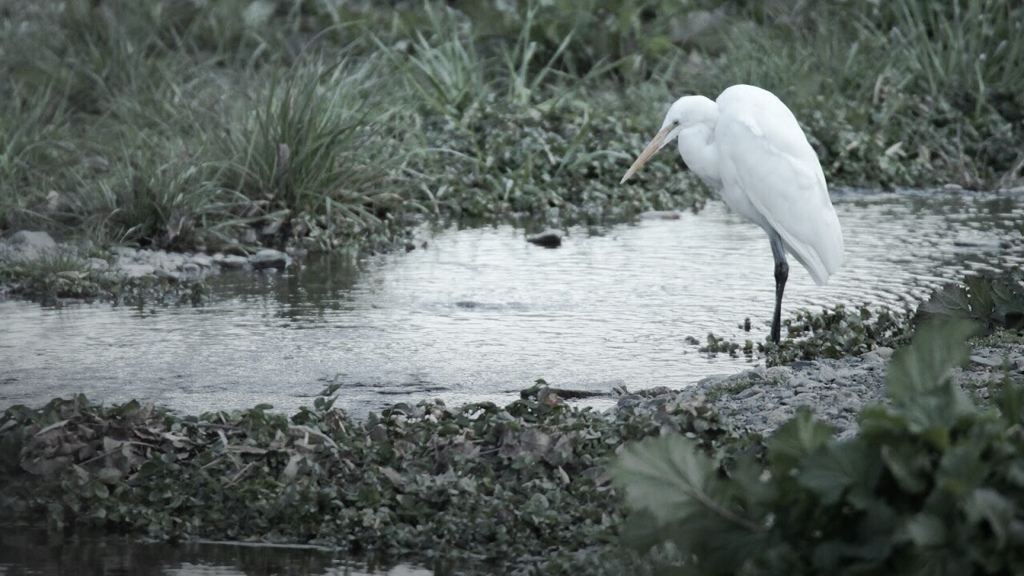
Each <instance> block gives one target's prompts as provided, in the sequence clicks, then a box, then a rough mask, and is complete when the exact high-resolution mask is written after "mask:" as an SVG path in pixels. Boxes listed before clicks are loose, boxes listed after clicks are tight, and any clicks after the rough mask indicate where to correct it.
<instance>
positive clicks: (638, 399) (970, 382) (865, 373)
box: [612, 344, 1024, 438]
mask: <svg viewBox="0 0 1024 576" xmlns="http://www.w3.org/2000/svg"><path fill="white" fill-rule="evenodd" d="M891 356H892V350H891V349H889V348H880V349H878V350H874V351H871V352H868V353H866V354H863V355H861V356H856V357H852V358H844V359H839V360H831V359H823V360H814V361H800V362H794V363H793V364H790V365H788V366H775V367H772V368H764V367H763V366H762V367H756V368H752V369H750V370H747V371H744V372H741V373H740V374H735V375H731V376H712V377H709V378H705V379H703V380H701V381H700V382H698V383H697V384H696V385H694V386H692V387H689V388H686V389H684V390H678V391H661V392H658V393H656V394H652V395H641V394H627V395H624V396H622V397H621V398H619V401H618V407H617V408H612V410H616V409H621V408H628V407H632V408H633V409H634V410H636V411H637V412H640V413H645V412H653V411H654V410H656V409H657V407H658V406H660V405H662V404H664V403H665V402H677V403H680V404H690V403H694V402H696V401H699V400H701V399H703V400H704V401H705V402H706V403H707V404H710V405H711V406H713V407H714V408H715V409H716V410H717V411H718V413H719V414H720V415H721V416H722V417H723V418H724V419H725V420H726V421H727V422H729V423H731V424H732V425H733V426H735V427H736V428H737V429H738V430H745V431H752V432H760V433H762V434H765V435H770V434H771V433H772V432H773V431H774V430H775V429H776V428H778V427H779V426H780V425H782V424H783V423H785V422H786V421H787V420H789V419H790V418H791V417H792V416H793V415H795V414H796V411H797V409H798V408H799V407H801V406H808V407H810V408H811V409H812V410H813V411H814V414H815V415H816V416H817V417H818V418H819V419H822V420H825V421H827V422H829V423H831V424H832V425H834V426H836V428H837V429H838V430H837V434H838V435H839V437H840V438H845V437H848V436H850V435H853V434H854V433H856V431H857V413H858V411H859V410H860V409H861V407H862V406H864V405H865V404H867V403H869V402H872V401H875V400H878V399H880V398H882V394H883V390H884V387H885V376H886V370H887V367H888V363H889V359H890V358H891ZM1004 366H1005V367H1007V368H1008V369H1009V374H1010V377H1011V379H1013V380H1015V381H1018V382H1019V381H1024V345H1022V344H1007V345H1005V346H998V347H991V346H983V347H975V348H974V350H972V352H971V359H970V362H969V363H968V365H967V366H965V367H964V368H958V369H956V370H954V374H953V376H954V378H955V381H956V382H957V384H958V385H959V386H960V387H961V388H962V389H963V390H965V391H967V392H968V393H969V394H972V395H974V396H976V397H978V398H981V399H982V400H985V399H987V398H988V396H989V387H988V384H990V383H998V382H1000V381H1002V379H1003V378H1004V376H1005V375H1006V372H1005V371H1004Z"/></svg>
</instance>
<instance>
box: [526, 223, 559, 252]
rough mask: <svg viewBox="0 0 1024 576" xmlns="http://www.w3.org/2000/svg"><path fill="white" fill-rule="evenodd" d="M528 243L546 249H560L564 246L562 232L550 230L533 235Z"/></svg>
mask: <svg viewBox="0 0 1024 576" xmlns="http://www.w3.org/2000/svg"><path fill="white" fill-rule="evenodd" d="M526 241H527V242H530V243H531V244H536V245H537V246H543V247H545V248H558V247H559V246H561V245H562V231H561V230H555V229H554V228H549V229H547V230H545V231H543V232H541V233H539V234H531V235H530V236H527V237H526Z"/></svg>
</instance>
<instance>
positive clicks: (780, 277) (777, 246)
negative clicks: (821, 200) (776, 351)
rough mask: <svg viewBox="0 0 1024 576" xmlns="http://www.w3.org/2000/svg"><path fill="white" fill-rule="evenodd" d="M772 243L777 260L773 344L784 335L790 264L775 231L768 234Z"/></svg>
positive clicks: (773, 253) (773, 254) (780, 239)
mask: <svg viewBox="0 0 1024 576" xmlns="http://www.w3.org/2000/svg"><path fill="white" fill-rule="evenodd" d="M768 238H769V240H771V243H772V256H773V257H774V258H775V315H774V316H772V342H775V343H776V344H778V343H779V337H780V336H781V335H782V293H783V292H784V291H785V290H786V280H788V279H789V263H788V262H786V248H785V246H784V245H783V244H782V238H781V237H780V236H779V235H778V234H777V233H776V232H775V231H774V230H772V231H770V232H768Z"/></svg>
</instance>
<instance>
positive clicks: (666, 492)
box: [613, 436, 714, 524]
mask: <svg viewBox="0 0 1024 576" xmlns="http://www.w3.org/2000/svg"><path fill="white" fill-rule="evenodd" d="M613 473H614V475H615V479H616V481H618V482H619V484H620V485H622V486H624V487H625V488H626V503H627V504H628V505H629V506H630V507H631V508H633V509H636V510H647V511H648V512H650V513H651V514H652V515H653V516H654V518H655V519H656V520H657V521H658V523H659V524H667V523H669V522H673V521H676V520H679V519H682V518H684V517H686V516H687V515H689V514H690V513H692V512H694V511H695V510H698V509H700V506H699V504H698V503H697V501H696V497H697V496H698V495H700V496H706V488H707V485H708V484H709V483H710V482H711V481H712V478H713V475H714V465H713V463H712V462H711V460H710V459H709V458H708V457H707V456H704V455H703V454H701V453H699V452H698V451H697V447H696V445H695V444H694V443H693V442H692V441H690V440H688V439H686V438H683V437H681V436H663V437H658V438H647V439H645V440H643V441H641V442H637V443H634V444H629V445H627V446H626V447H625V448H624V449H623V451H622V453H621V454H620V455H619V458H618V461H617V462H616V463H615V465H614V468H613Z"/></svg>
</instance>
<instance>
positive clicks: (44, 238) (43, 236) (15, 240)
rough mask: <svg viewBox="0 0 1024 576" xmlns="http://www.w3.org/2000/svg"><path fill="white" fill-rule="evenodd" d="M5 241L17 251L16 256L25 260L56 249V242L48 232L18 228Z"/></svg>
mask: <svg viewBox="0 0 1024 576" xmlns="http://www.w3.org/2000/svg"><path fill="white" fill-rule="evenodd" d="M7 243H8V244H9V245H10V246H11V247H13V248H14V249H15V250H16V251H17V253H18V256H20V257H21V258H24V259H27V260H34V259H36V258H39V257H40V256H42V255H43V254H45V253H47V252H51V251H53V250H56V249H57V243H56V242H54V240H53V238H52V237H51V236H50V235H49V234H47V233H46V232H38V231H31V230H19V231H18V232H15V233H14V234H11V236H10V237H9V238H7Z"/></svg>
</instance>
